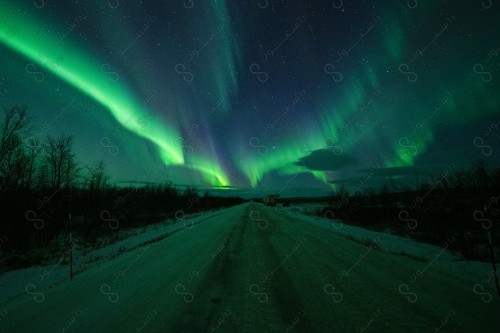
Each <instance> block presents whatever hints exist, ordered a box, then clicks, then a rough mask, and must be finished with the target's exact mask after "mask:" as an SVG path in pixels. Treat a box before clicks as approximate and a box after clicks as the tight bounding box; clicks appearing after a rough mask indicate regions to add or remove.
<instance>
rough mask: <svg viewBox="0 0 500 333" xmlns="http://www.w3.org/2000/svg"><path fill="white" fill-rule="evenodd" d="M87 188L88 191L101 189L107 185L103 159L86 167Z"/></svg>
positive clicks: (107, 178)
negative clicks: (87, 173)
mask: <svg viewBox="0 0 500 333" xmlns="http://www.w3.org/2000/svg"><path fill="white" fill-rule="evenodd" d="M88 171H89V175H88V179H87V181H88V189H89V191H91V192H92V191H97V192H99V191H102V190H104V189H105V188H106V187H107V183H108V180H109V176H108V174H107V173H106V164H105V163H104V161H102V160H101V161H98V162H96V163H95V164H94V165H92V166H90V167H89V168H88Z"/></svg>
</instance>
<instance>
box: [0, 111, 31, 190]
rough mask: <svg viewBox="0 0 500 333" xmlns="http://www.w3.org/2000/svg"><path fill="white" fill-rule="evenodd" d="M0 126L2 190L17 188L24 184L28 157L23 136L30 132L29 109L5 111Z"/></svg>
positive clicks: (0, 177) (0, 178)
mask: <svg viewBox="0 0 500 333" xmlns="http://www.w3.org/2000/svg"><path fill="white" fill-rule="evenodd" d="M4 114H5V118H4V120H3V121H2V123H1V124H0V126H1V131H2V132H1V133H0V188H2V189H3V190H6V189H9V188H16V187H17V186H19V185H21V184H22V183H23V182H24V180H25V179H24V178H25V171H26V155H25V153H24V151H23V147H22V134H23V133H25V132H26V131H27V130H28V125H29V118H28V114H27V108H26V107H21V106H15V107H12V108H10V109H4Z"/></svg>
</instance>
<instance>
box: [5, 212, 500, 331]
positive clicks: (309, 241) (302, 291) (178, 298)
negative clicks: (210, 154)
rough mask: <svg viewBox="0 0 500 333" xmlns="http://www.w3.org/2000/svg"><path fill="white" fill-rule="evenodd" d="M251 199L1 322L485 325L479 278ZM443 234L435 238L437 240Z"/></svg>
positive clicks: (16, 326) (488, 318)
mask: <svg viewBox="0 0 500 333" xmlns="http://www.w3.org/2000/svg"><path fill="white" fill-rule="evenodd" d="M376 242H377V240H376V239H375V240H374V241H373V243H370V244H367V245H363V244H359V243H356V242H354V241H351V240H349V239H345V238H342V237H339V236H336V235H334V234H333V233H330V232H328V231H327V230H325V229H320V228H317V227H315V226H312V225H310V224H308V223H307V222H304V221H301V220H298V219H294V218H290V217H289V216H288V215H286V214H285V213H282V212H279V211H277V210H276V209H275V208H271V207H265V206H263V205H261V204H257V203H248V204H244V205H240V206H236V207H232V208H229V209H226V210H224V211H223V213H222V214H219V215H218V216H215V217H213V218H211V219H207V220H206V221H205V222H203V223H200V224H198V225H195V226H193V227H192V228H189V229H185V230H182V231H179V232H177V233H175V234H173V235H171V236H169V237H168V238H166V239H164V240H162V241H159V242H157V243H154V244H150V245H147V246H144V247H141V248H138V249H136V250H133V251H130V252H128V253H125V254H123V255H121V256H120V257H118V258H116V259H114V260H112V261H109V262H106V263H103V264H100V265H98V266H95V267H93V268H91V269H89V270H87V271H85V272H83V273H81V274H79V275H77V276H76V278H75V279H74V281H72V282H69V281H68V282H65V283H63V284H61V285H59V286H57V287H55V288H52V289H49V290H37V289H36V283H35V282H36V280H34V283H33V284H30V285H27V286H26V294H25V295H23V296H21V297H17V298H15V299H13V300H11V301H9V302H8V303H5V304H1V305H0V332H260V333H263V332H496V331H497V329H498V327H497V326H498V325H497V324H498V322H499V321H498V314H499V310H500V302H499V300H498V298H497V297H495V295H494V293H493V290H492V289H491V288H490V286H486V285H482V284H481V285H478V284H475V283H474V282H472V281H468V280H466V279H464V278H460V277H457V276H454V275H450V274H448V273H444V272H441V271H437V270H435V269H434V267H433V265H432V261H431V262H419V261H416V260H413V259H411V258H408V257H404V256H397V255H391V254H386V253H383V252H381V251H379V250H377V248H376ZM443 242H445V240H443Z"/></svg>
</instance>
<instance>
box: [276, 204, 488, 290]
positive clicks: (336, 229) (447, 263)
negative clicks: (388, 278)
mask: <svg viewBox="0 0 500 333" xmlns="http://www.w3.org/2000/svg"><path fill="white" fill-rule="evenodd" d="M297 208H298V209H297ZM301 208H305V209H301ZM281 209H282V210H284V211H285V212H286V213H287V214H289V215H290V216H293V217H295V218H298V219H301V220H304V221H308V222H310V223H311V224H313V225H315V226H317V227H320V228H324V229H327V230H330V231H331V232H333V233H335V234H338V235H341V236H343V237H347V238H350V239H353V240H355V241H357V242H360V243H366V244H373V243H376V245H377V247H378V248H379V249H380V250H382V251H384V252H387V253H394V254H402V255H407V256H410V257H413V258H416V259H419V260H422V261H426V262H429V263H432V265H433V267H435V268H440V269H443V270H445V271H449V272H452V273H454V274H458V275H465V276H467V277H469V278H471V279H473V280H476V281H478V282H481V281H482V282H488V281H490V280H491V278H492V266H491V263H485V262H479V261H467V260H464V259H463V256H462V255H461V254H460V253H458V252H454V251H451V250H448V249H447V248H448V246H449V245H450V243H451V242H453V241H454V240H453V239H443V244H442V246H441V247H439V246H436V245H432V244H427V243H421V242H417V241H415V240H413V239H410V238H407V237H401V236H397V235H393V234H389V233H383V232H377V231H372V230H368V229H364V228H361V227H356V226H352V225H349V224H345V223H341V222H340V221H339V220H330V219H326V218H322V217H319V216H314V215H310V214H308V212H310V207H309V206H307V208H306V207H300V206H299V207H296V206H295V207H293V208H281Z"/></svg>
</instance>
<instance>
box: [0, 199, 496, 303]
mask: <svg viewBox="0 0 500 333" xmlns="http://www.w3.org/2000/svg"><path fill="white" fill-rule="evenodd" d="M309 208H310V207H309ZM281 209H282V210H283V211H285V212H286V213H287V214H289V215H290V216H292V217H295V218H297V219H300V220H303V221H307V222H309V223H311V224H313V225H315V226H317V227H320V228H324V229H327V230H329V231H331V232H333V233H335V234H338V235H340V236H343V237H346V238H350V239H353V240H355V241H357V242H360V243H364V244H372V245H373V244H374V243H375V244H376V245H377V247H378V248H379V249H380V250H382V251H384V252H387V253H394V254H402V255H407V256H410V257H413V258H417V259H420V260H423V261H427V262H429V263H432V265H433V267H434V268H438V269H443V270H445V271H448V272H452V273H454V274H457V275H465V276H467V277H468V278H470V279H473V280H475V281H477V282H479V283H480V282H488V281H490V280H491V278H492V267H491V264H489V263H484V262H478V261H465V260H462V256H461V255H460V254H459V253H454V252H451V251H450V250H447V249H445V248H444V247H446V244H447V242H449V241H451V240H448V241H447V240H443V247H438V246H435V245H431V244H426V243H420V242H417V241H414V240H412V239H409V238H405V237H400V236H396V235H392V234H388V233H382V232H376V231H371V230H367V229H364V228H360V227H356V226H352V225H348V224H344V223H340V222H339V221H335V220H329V219H325V218H321V217H318V216H313V215H309V214H307V213H305V212H304V210H300V209H299V210H297V208H296V207H294V208H281ZM305 211H306V212H307V209H306V210H305ZM218 214H221V212H220V211H209V212H204V213H196V214H193V215H187V216H183V218H182V219H178V221H177V222H175V223H173V221H172V220H166V221H164V222H160V223H156V224H153V225H150V226H147V227H143V228H138V229H135V230H129V231H127V233H128V234H129V236H128V237H126V238H124V239H122V240H119V241H117V242H115V243H112V244H109V245H105V246H102V247H100V248H93V247H84V246H81V245H80V244H79V242H78V240H77V241H76V242H75V249H74V251H73V259H74V261H73V272H74V274H78V273H81V272H82V271H84V270H86V269H88V268H89V267H92V266H94V265H96V264H98V263H101V262H103V261H106V260H109V259H112V258H114V257H116V256H119V255H120V254H123V253H125V252H127V251H130V250H132V249H135V248H137V247H139V246H141V245H144V244H147V243H152V242H156V241H158V240H161V239H163V238H165V237H168V236H169V235H171V234H173V233H175V232H177V231H180V230H182V229H190V228H191V227H192V226H193V225H195V224H197V223H200V222H202V221H204V220H206V219H208V218H211V217H213V216H216V215H218ZM67 258H68V253H67V252H66V253H65V251H63V252H61V254H60V256H59V257H58V258H57V259H55V260H54V262H53V263H52V264H50V265H41V266H33V267H29V268H24V269H19V270H13V271H9V272H6V273H5V274H3V275H1V276H0V288H1V289H2V293H0V303H3V302H5V301H7V300H9V299H11V298H13V297H16V296H18V295H21V294H24V293H26V292H28V291H29V290H27V288H28V289H33V288H36V290H43V289H47V288H50V287H53V286H55V285H57V284H59V283H61V282H62V281H65V280H68V279H69V265H68V264H67Z"/></svg>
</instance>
